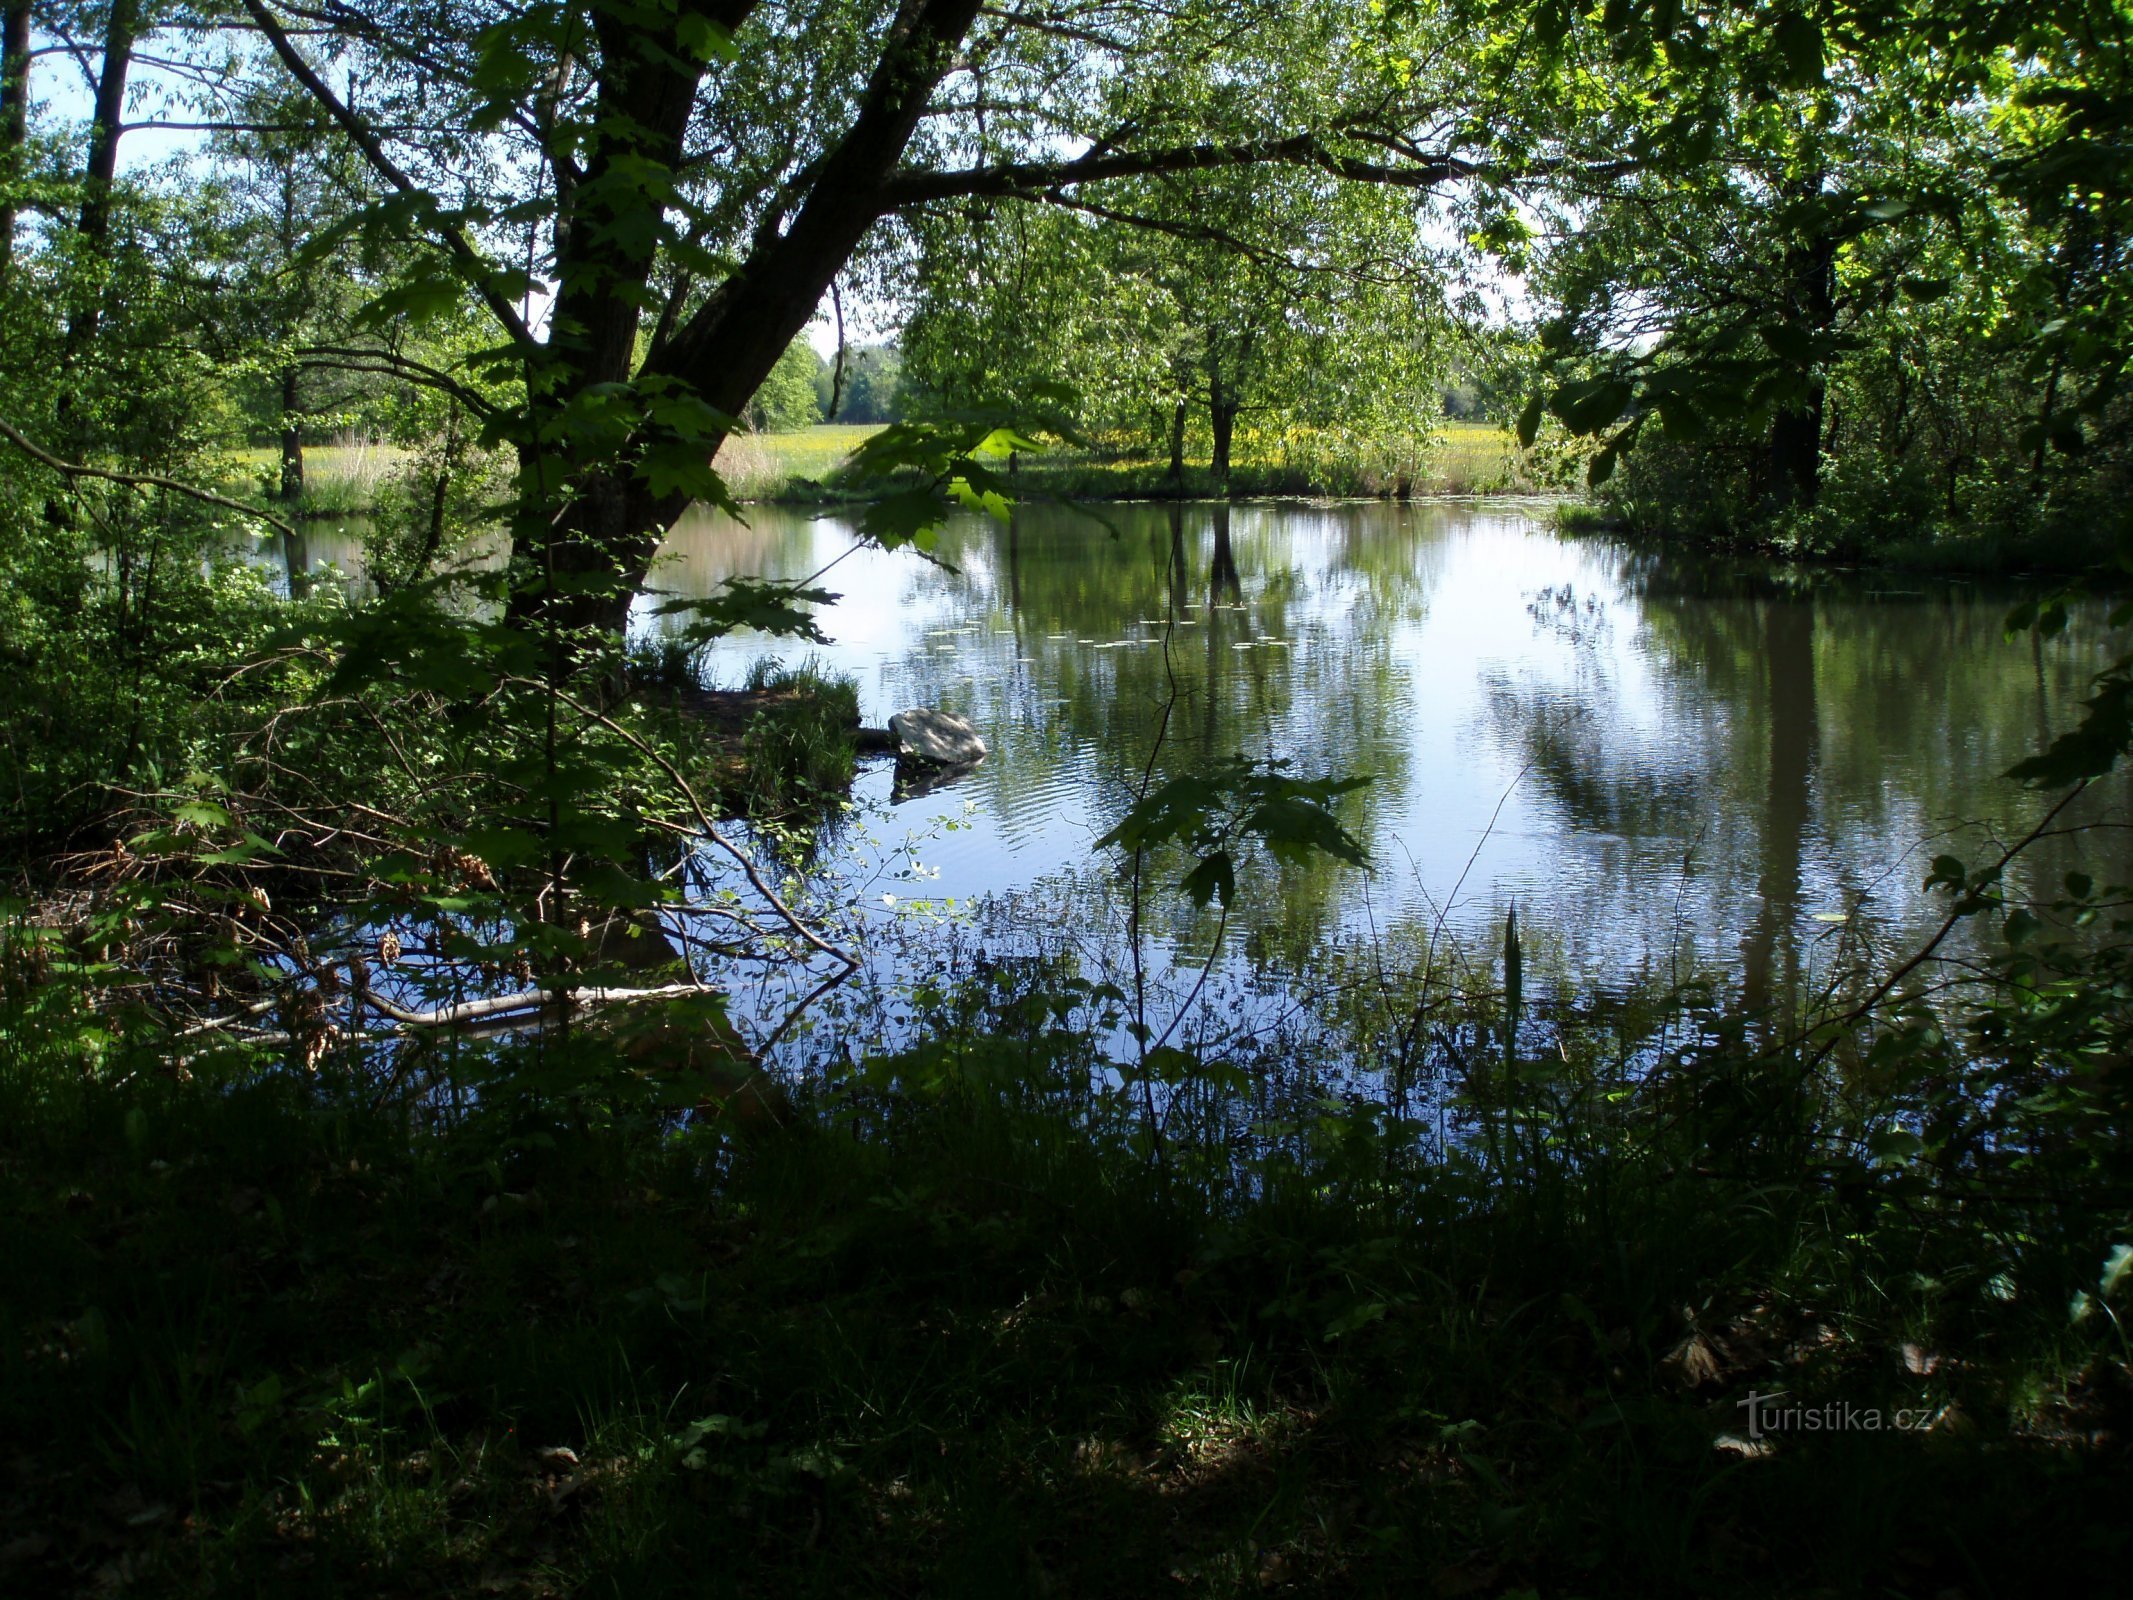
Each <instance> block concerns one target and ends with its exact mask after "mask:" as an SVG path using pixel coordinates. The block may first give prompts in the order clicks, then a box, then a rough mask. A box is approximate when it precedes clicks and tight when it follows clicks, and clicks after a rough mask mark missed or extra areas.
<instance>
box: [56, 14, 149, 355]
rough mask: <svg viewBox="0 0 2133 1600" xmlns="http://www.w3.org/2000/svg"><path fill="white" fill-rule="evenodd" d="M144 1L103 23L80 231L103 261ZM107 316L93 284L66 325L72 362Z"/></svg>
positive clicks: (99, 290)
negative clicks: (128, 84)
mask: <svg viewBox="0 0 2133 1600" xmlns="http://www.w3.org/2000/svg"><path fill="white" fill-rule="evenodd" d="M140 23H141V0H111V11H110V14H109V16H108V17H107V18H106V19H105V24H104V64H103V70H102V71H101V72H100V73H99V74H98V75H97V80H96V110H95V113H94V120H93V121H92V122H91V124H90V127H89V154H88V159H87V161H86V162H85V164H84V166H83V169H82V196H81V220H80V223H79V224H78V231H79V233H80V234H81V240H82V243H83V245H84V246H86V248H87V251H88V253H89V254H90V255H92V256H96V257H101V256H102V255H103V254H104V251H105V246H106V245H107V244H108V243H109V241H110V238H111V186H112V183H113V181H114V180H115V179H116V178H117V177H118V156H119V140H120V138H121V137H122V136H123V135H124V133H125V122H126V76H127V74H128V73H130V72H131V71H132V70H133V45H134V40H135V38H136V36H137V35H138V34H139V32H140ZM103 314H104V295H103V285H102V284H101V283H95V284H92V285H91V286H90V288H89V289H88V291H87V292H86V293H85V294H84V296H83V298H82V300H81V302H80V303H79V304H78V305H76V306H75V308H74V314H73V315H72V316H71V317H70V318H68V321H67V357H68V359H69V360H70V361H71V360H72V359H73V358H74V357H75V356H78V355H79V354H80V353H81V352H82V351H83V350H84V349H85V348H87V346H88V345H89V344H90V342H91V341H92V340H94V339H95V337H96V329H97V324H98V322H99V321H100V320H101V319H102V317H103Z"/></svg>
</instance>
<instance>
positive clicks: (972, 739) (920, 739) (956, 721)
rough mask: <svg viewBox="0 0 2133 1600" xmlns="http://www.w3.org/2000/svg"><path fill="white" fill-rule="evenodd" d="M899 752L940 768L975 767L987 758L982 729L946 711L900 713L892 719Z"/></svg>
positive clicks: (891, 729)
mask: <svg viewBox="0 0 2133 1600" xmlns="http://www.w3.org/2000/svg"><path fill="white" fill-rule="evenodd" d="M889 731H890V732H891V733H893V734H895V735H896V745H897V749H898V751H899V752H900V753H901V754H903V755H906V756H910V757H913V758H914V759H916V760H919V761H930V762H931V763H932V764H933V765H934V766H937V767H968V766H974V765H976V764H977V763H978V762H980V761H983V760H984V759H985V741H984V740H983V739H980V738H979V737H978V730H977V729H975V728H973V727H972V726H971V725H970V724H969V723H967V722H965V721H964V720H963V719H962V718H961V717H958V716H955V715H952V714H951V713H949V712H946V711H926V710H923V709H919V710H912V711H899V712H897V713H896V715H895V716H893V717H891V718H890V719H889Z"/></svg>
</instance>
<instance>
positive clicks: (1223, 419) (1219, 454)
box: [1208, 385, 1237, 493]
mask: <svg viewBox="0 0 2133 1600" xmlns="http://www.w3.org/2000/svg"><path fill="white" fill-rule="evenodd" d="M1214 394H1215V397H1214V400H1213V402H1212V403H1211V404H1210V405H1209V406H1208V420H1209V421H1210V422H1212V423H1213V424H1214V429H1215V454H1214V459H1213V460H1212V461H1210V462H1209V463H1208V469H1209V470H1210V471H1211V472H1213V473H1214V475H1215V482H1216V483H1217V484H1219V485H1220V486H1221V487H1222V489H1223V491H1224V492H1225V493H1227V492H1228V490H1229V447H1230V441H1231V439H1232V438H1234V437H1235V436H1236V432H1237V402H1236V401H1234V400H1233V399H1231V398H1230V397H1229V394H1228V392H1227V391H1225V390H1224V389H1222V388H1221V387H1220V386H1219V385H1217V386H1216V388H1215V392H1214Z"/></svg>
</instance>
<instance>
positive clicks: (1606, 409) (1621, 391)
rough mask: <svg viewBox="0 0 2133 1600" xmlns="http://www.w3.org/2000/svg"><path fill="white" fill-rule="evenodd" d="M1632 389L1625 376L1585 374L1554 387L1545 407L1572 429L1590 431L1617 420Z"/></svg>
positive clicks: (1627, 404)
mask: <svg viewBox="0 0 2133 1600" xmlns="http://www.w3.org/2000/svg"><path fill="white" fill-rule="evenodd" d="M1635 393H1636V390H1635V389H1634V388H1633V387H1632V386H1631V385H1630V383H1629V382H1628V381H1627V380H1626V379H1622V378H1586V379H1583V380H1582V381H1580V382H1577V383H1571V384H1565V385H1564V386H1563V387H1562V388H1560V389H1558V390H1556V392H1555V393H1554V395H1553V396H1551V397H1550V399H1549V401H1548V409H1549V410H1550V411H1552V412H1554V413H1555V415H1556V417H1557V418H1559V419H1560V420H1561V422H1562V424H1563V426H1564V427H1566V428H1568V429H1569V430H1570V431H1571V432H1572V433H1576V434H1593V433H1598V432H1599V431H1600V430H1601V429H1602V428H1605V427H1607V426H1608V425H1609V424H1611V423H1613V422H1615V421H1617V420H1618V419H1619V418H1620V417H1621V415H1622V413H1623V412H1624V411H1625V410H1627V409H1628V408H1629V402H1630V398H1631V396H1633V395H1634V394H1635Z"/></svg>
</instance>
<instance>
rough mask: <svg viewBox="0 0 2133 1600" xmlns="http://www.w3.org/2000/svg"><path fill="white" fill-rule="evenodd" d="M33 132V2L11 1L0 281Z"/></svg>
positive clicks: (2, 74)
mask: <svg viewBox="0 0 2133 1600" xmlns="http://www.w3.org/2000/svg"><path fill="white" fill-rule="evenodd" d="M29 131H30V0H8V5H7V9H6V11H5V12H4V13H0V279H5V278H6V276H7V274H8V269H9V268H10V267H12V266H13V265H14V260H15V199H14V195H13V193H12V192H11V191H10V190H9V188H8V186H9V185H11V184H13V183H14V182H15V181H16V179H18V178H19V177H20V176H21V175H22V149H23V146H24V144H26V143H27V142H28V139H29Z"/></svg>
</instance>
